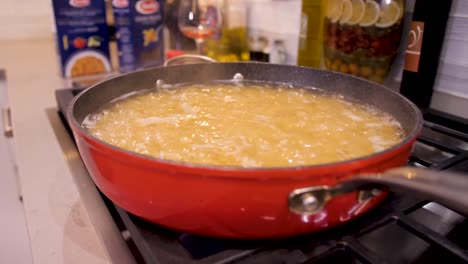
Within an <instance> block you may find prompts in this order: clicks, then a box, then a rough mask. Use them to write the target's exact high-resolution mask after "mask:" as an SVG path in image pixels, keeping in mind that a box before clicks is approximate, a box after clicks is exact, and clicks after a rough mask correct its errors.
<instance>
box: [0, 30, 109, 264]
mask: <svg viewBox="0 0 468 264" xmlns="http://www.w3.org/2000/svg"><path fill="white" fill-rule="evenodd" d="M54 45H55V41H54V39H53V38H52V36H50V38H45V39H35V40H22V41H20V40H16V41H1V42H0V68H3V69H6V75H7V83H8V92H9V102H10V107H11V111H12V120H13V131H14V141H15V145H16V154H17V157H16V158H17V165H18V168H19V177H20V183H21V189H22V194H23V201H24V208H25V215H26V221H27V225H28V226H27V228H28V232H29V237H30V240H31V249H32V254H33V261H34V263H35V264H42V263H47V264H52V263H87V264H92V263H109V262H110V261H109V259H110V258H109V256H108V255H107V252H106V251H105V250H104V247H103V245H102V243H101V242H100V240H99V237H98V235H97V232H96V230H95V228H94V226H93V225H92V223H91V220H90V218H89V215H88V213H87V212H86V210H85V209H84V206H83V202H82V199H81V198H80V195H79V193H78V190H77V188H76V185H75V183H74V181H73V178H72V176H71V173H70V169H69V167H68V165H67V162H66V157H65V155H64V152H63V151H62V150H61V148H60V145H59V142H58V141H57V138H56V135H55V134H54V131H53V129H52V127H51V125H50V121H49V118H48V116H47V114H46V109H50V108H56V101H55V95H54V90H56V89H59V88H64V86H65V84H66V83H65V81H64V80H63V79H62V78H61V77H60V73H59V65H58V57H57V54H56V51H55V47H54ZM57 118H58V116H57Z"/></svg>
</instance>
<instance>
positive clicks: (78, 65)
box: [52, 0, 112, 78]
mask: <svg viewBox="0 0 468 264" xmlns="http://www.w3.org/2000/svg"><path fill="white" fill-rule="evenodd" d="M52 4H53V9H54V17H55V25H56V29H57V49H58V52H59V54H60V62H61V66H62V75H63V76H64V77H71V78H73V77H80V76H85V75H94V74H101V73H108V72H111V71H112V66H111V63H110V57H109V28H108V25H107V23H106V4H105V0H53V1H52Z"/></svg>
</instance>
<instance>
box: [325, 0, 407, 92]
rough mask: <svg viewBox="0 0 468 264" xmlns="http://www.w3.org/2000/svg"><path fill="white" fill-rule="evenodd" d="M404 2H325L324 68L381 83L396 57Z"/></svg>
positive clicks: (329, 0) (391, 0)
mask: <svg viewBox="0 0 468 264" xmlns="http://www.w3.org/2000/svg"><path fill="white" fill-rule="evenodd" d="M404 7H405V3H404V0H328V3H327V9H326V16H325V22H324V27H325V29H324V64H325V67H326V68H327V69H329V70H333V71H338V72H342V73H347V74H352V75H355V76H359V77H363V78H366V79H369V80H371V81H375V82H378V83H382V82H383V81H384V80H385V78H386V77H387V75H388V73H389V72H390V68H391V66H392V64H393V61H394V59H395V57H396V55H397V51H398V47H399V45H400V38H401V34H402V28H403V25H402V24H403V16H404V11H405V10H404Z"/></svg>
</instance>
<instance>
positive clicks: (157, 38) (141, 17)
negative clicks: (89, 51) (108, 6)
mask: <svg viewBox="0 0 468 264" xmlns="http://www.w3.org/2000/svg"><path fill="white" fill-rule="evenodd" d="M112 9H113V12H114V20H115V29H116V39H117V48H118V51H119V53H118V54H119V69H120V72H131V71H135V70H139V69H145V68H149V67H154V66H160V65H162V64H163V62H164V47H163V30H162V29H163V1H162V0H159V1H158V0H112Z"/></svg>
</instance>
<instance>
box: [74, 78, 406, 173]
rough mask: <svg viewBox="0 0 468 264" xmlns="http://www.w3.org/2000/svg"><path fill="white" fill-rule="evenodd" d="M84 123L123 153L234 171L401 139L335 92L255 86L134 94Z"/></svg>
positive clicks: (372, 112) (334, 157)
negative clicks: (234, 167) (235, 168)
mask: <svg viewBox="0 0 468 264" xmlns="http://www.w3.org/2000/svg"><path fill="white" fill-rule="evenodd" d="M82 125H83V127H84V128H86V129H87V130H88V131H89V132H90V133H91V134H92V135H94V136H95V137H97V138H99V139H101V140H103V141H105V142H107V143H109V144H112V145H115V146H117V147H120V148H122V149H125V150H129V151H133V152H137V153H140V154H145V155H149V156H153V157H156V158H160V159H165V160H171V161H180V162H187V163H193V164H200V165H217V166H236V167H290V166H306V165H316V164H325V163H331V162H339V161H345V160H350V159H353V158H358V157H362V156H366V155H369V154H372V153H375V152H379V151H382V150H384V149H387V148H389V147H392V146H394V145H395V144H398V143H400V142H401V141H402V139H403V138H404V136H405V135H404V134H405V133H404V131H403V129H402V128H401V126H400V124H399V123H398V122H397V121H396V120H395V119H394V118H393V117H392V116H390V115H389V114H386V113H383V112H381V111H379V110H378V109H375V108H373V107H370V106H365V105H362V104H358V103H352V102H350V101H347V100H345V99H344V98H343V97H342V96H340V95H336V94H328V93H325V92H323V91H320V90H317V89H306V88H298V87H294V88H290V87H286V86H285V85H282V86H281V85H272V84H266V83H254V82H252V83H249V82H242V83H241V84H235V83H228V82H224V83H221V82H219V83H210V84H203V85H202V84H191V85H186V86H181V87H178V88H175V89H158V90H148V91H145V92H143V93H134V94H131V95H127V96H124V97H122V98H120V99H117V100H114V101H113V102H111V103H109V104H108V105H105V106H104V107H103V108H101V109H100V110H99V111H97V112H96V113H93V114H90V115H88V116H87V117H86V118H85V120H84V121H83V123H82Z"/></svg>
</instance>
